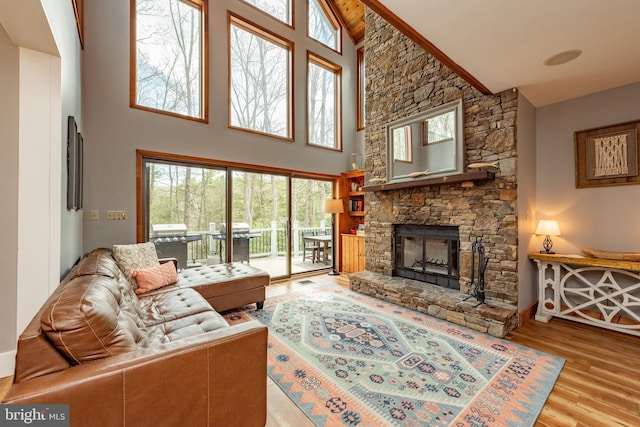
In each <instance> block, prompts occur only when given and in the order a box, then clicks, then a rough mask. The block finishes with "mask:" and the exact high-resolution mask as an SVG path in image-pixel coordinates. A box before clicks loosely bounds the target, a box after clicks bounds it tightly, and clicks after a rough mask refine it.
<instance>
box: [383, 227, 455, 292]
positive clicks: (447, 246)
mask: <svg viewBox="0 0 640 427" xmlns="http://www.w3.org/2000/svg"><path fill="white" fill-rule="evenodd" d="M394 231H395V239H394V245H393V247H394V253H395V264H394V268H393V273H392V275H393V276H399V277H405V278H407V279H414V280H419V281H421V282H426V283H432V284H434V285H437V286H442V287H445V288H449V289H460V257H459V248H460V235H459V233H458V227H456V226H439V225H411V224H396V225H395V226H394Z"/></svg>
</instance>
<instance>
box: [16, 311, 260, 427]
mask: <svg viewBox="0 0 640 427" xmlns="http://www.w3.org/2000/svg"><path fill="white" fill-rule="evenodd" d="M267 333H268V332H267V328H266V326H264V325H263V324H261V323H260V322H257V321H251V322H246V323H241V324H238V325H234V326H231V327H228V328H222V329H219V330H216V331H213V332H208V333H206V334H202V335H199V336H195V337H193V338H187V339H183V340H179V341H175V342H172V343H168V344H162V345H158V346H154V347H153V348H146V349H142V350H138V351H134V352H129V353H125V354H121V355H118V356H114V357H109V358H106V359H101V360H98V361H95V362H90V363H85V364H83V365H78V366H75V367H72V368H69V369H65V370H64V371H60V372H56V373H53V374H49V375H45V376H42V377H38V378H33V379H30V380H26V381H24V382H21V383H19V384H14V385H13V386H12V387H11V389H10V391H9V393H8V394H7V396H6V397H5V399H4V401H3V403H32V404H36V403H42V404H69V405H70V421H71V425H72V426H74V425H94V424H95V425H109V426H119V425H202V424H205V423H206V424H207V425H214V424H215V425H245V426H264V425H265V423H266V417H267V412H266V411H267V409H266V405H267V401H266V399H267V396H266V392H267V383H266V378H267V366H266V365H267Z"/></svg>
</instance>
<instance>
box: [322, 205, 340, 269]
mask: <svg viewBox="0 0 640 427" xmlns="http://www.w3.org/2000/svg"><path fill="white" fill-rule="evenodd" d="M324 211H325V213H330V214H331V239H332V240H333V243H332V245H331V271H330V272H329V275H331V276H337V275H339V274H340V272H339V271H337V270H336V246H338V245H337V244H336V243H337V240H336V214H341V213H343V212H344V207H343V206H342V200H341V199H328V200H325V201H324Z"/></svg>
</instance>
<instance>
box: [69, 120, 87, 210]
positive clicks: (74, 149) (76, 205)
mask: <svg viewBox="0 0 640 427" xmlns="http://www.w3.org/2000/svg"><path fill="white" fill-rule="evenodd" d="M83 175H84V140H83V138H82V135H81V134H80V133H79V132H78V126H77V125H76V120H75V118H74V117H73V116H69V117H68V118H67V209H69V210H80V209H82V207H83V197H82V194H83V191H84V188H83Z"/></svg>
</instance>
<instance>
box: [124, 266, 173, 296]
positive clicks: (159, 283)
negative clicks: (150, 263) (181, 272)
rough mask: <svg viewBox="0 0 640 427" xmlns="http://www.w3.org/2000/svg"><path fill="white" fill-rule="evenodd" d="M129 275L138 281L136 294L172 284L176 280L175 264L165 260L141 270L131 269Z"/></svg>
mask: <svg viewBox="0 0 640 427" xmlns="http://www.w3.org/2000/svg"><path fill="white" fill-rule="evenodd" d="M131 277H133V278H135V279H136V282H137V283H138V289H136V294H138V295H140V294H144V293H145V292H149V291H152V290H154V289H158V288H161V287H163V286H168V285H172V284H174V283H176V282H177V281H178V273H177V272H176V266H175V265H174V264H173V263H172V262H165V263H164V264H160V265H157V266H155V267H151V268H144V269H142V270H133V273H131Z"/></svg>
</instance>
